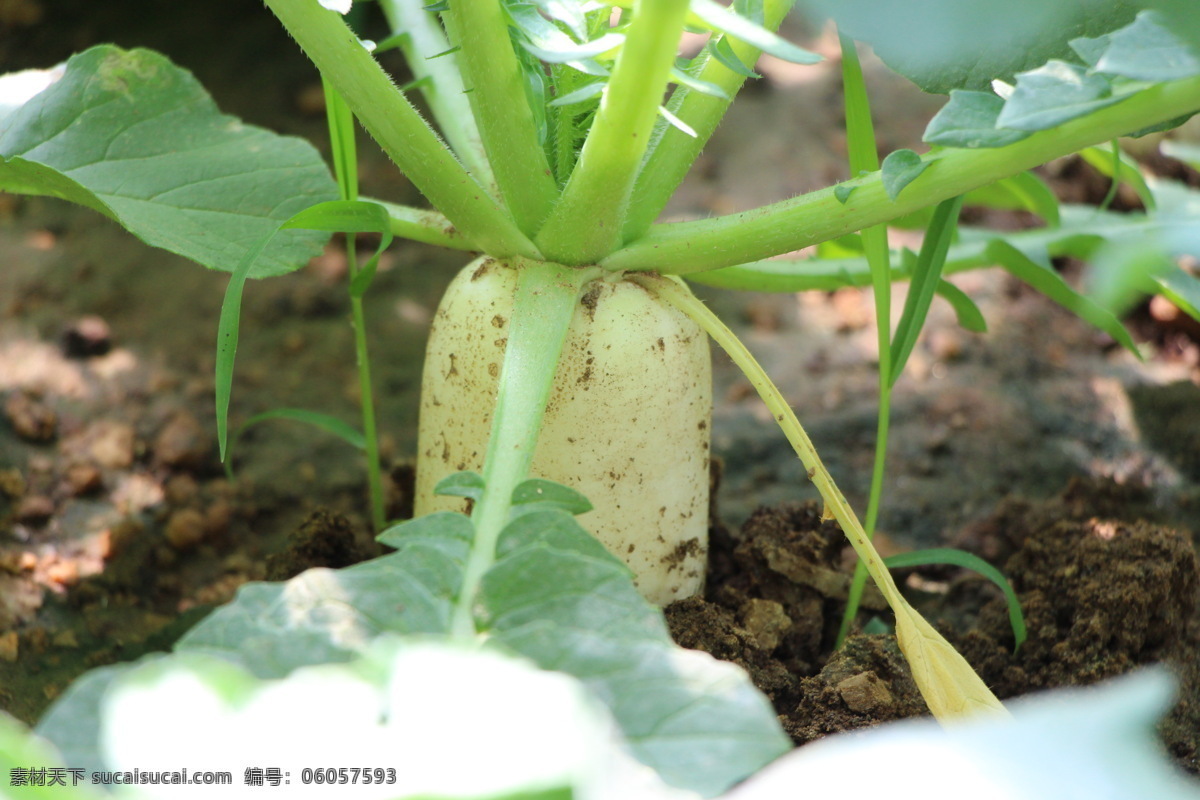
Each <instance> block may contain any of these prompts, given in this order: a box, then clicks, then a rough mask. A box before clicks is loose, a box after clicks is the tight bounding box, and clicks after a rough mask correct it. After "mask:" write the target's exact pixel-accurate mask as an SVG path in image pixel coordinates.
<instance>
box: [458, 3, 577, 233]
mask: <svg viewBox="0 0 1200 800" xmlns="http://www.w3.org/2000/svg"><path fill="white" fill-rule="evenodd" d="M444 19H445V20H446V26H447V29H448V30H449V33H450V40H451V44H452V45H454V46H456V47H458V48H459V49H458V50H457V51H456V52H455V54H454V57H455V58H456V59H457V60H458V64H459V69H460V70H461V72H462V76H463V82H464V83H465V84H466V90H467V98H468V100H469V101H470V104H471V108H472V109H473V110H474V112H475V122H476V124H477V125H478V126H479V133H480V136H481V138H482V139H483V146H484V149H485V150H486V151H487V155H488V163H490V164H491V165H492V171H493V172H494V173H495V176H496V183H497V184H499V186H500V194H501V195H502V196H503V197H504V202H505V204H506V205H507V206H508V209H509V211H511V212H512V215H513V218H514V219H515V220H516V221H517V225H518V227H520V228H521V230H522V231H524V232H525V233H527V234H532V233H533V232H534V231H536V230H537V229H538V228H539V227H540V226H541V224H542V221H543V220H545V219H546V215H547V214H549V213H550V209H551V207H552V206H553V205H554V201H555V200H556V199H557V198H558V185H557V184H556V183H555V181H554V177H553V176H552V175H551V173H550V164H549V162H547V161H546V153H545V151H544V150H543V149H542V145H541V143H540V142H539V141H538V132H537V125H536V123H535V122H534V118H533V110H532V109H531V108H530V107H529V100H528V98H527V97H526V94H525V75H524V73H522V71H521V64H520V62H519V61H518V60H517V54H516V53H515V52H513V43H512V39H511V38H510V37H509V35H508V21H507V20H506V19H505V12H504V6H503V4H502V3H500V2H499V0H450V4H449V9H448V10H447V11H446V13H445V17H444Z"/></svg>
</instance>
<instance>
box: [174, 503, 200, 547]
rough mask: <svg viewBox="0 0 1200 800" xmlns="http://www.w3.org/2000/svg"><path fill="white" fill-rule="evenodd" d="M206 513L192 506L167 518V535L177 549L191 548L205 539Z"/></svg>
mask: <svg viewBox="0 0 1200 800" xmlns="http://www.w3.org/2000/svg"><path fill="white" fill-rule="evenodd" d="M204 527H205V526H204V515H203V514H201V513H200V512H199V511H196V510H195V509H192V508H185V509H183V510H182V511H176V512H175V513H174V514H172V515H171V518H170V519H169V520H167V528H166V532H165V536H166V538H167V541H168V542H169V543H170V544H171V547H174V548H175V549H176V550H190V549H192V548H193V547H195V546H196V545H198V544H200V542H202V541H203V540H204V533H205V530H204Z"/></svg>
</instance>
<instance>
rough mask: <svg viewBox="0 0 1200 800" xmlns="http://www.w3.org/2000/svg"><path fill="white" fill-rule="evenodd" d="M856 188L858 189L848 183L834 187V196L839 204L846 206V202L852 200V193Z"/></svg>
mask: <svg viewBox="0 0 1200 800" xmlns="http://www.w3.org/2000/svg"><path fill="white" fill-rule="evenodd" d="M856 188H858V187H856V186H851V185H850V184H846V183H839V184H838V185H837V186H834V187H833V196H834V197H836V198H837V201H838V202H839V203H841V204H842V205H846V201H847V200H849V199H850V193H851V192H853V191H854V190H855V189H856Z"/></svg>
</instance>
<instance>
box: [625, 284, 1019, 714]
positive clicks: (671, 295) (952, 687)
mask: <svg viewBox="0 0 1200 800" xmlns="http://www.w3.org/2000/svg"><path fill="white" fill-rule="evenodd" d="M634 280H636V281H637V282H638V283H640V284H641V285H642V286H644V287H646V289H647V290H649V291H650V292H651V293H653V294H655V295H656V296H657V297H658V298H659V299H661V300H662V301H664V302H666V303H669V304H670V305H673V306H675V307H676V308H678V309H679V310H680V311H682V312H683V313H684V314H687V315H688V316H689V317H690V318H691V319H692V320H694V321H695V322H696V324H698V325H699V326H700V327H701V328H703V329H704V330H705V331H706V332H707V333H708V335H709V336H711V337H712V338H713V341H715V342H716V343H717V344H718V345H720V346H721V348H722V349H723V350H724V351H725V352H726V353H727V354H728V355H729V357H730V358H731V359H733V362H734V363H735V364H737V366H738V368H739V369H740V370H741V371H742V374H744V375H745V376H746V378H747V379H748V380H749V381H750V383H751V384H752V385H753V386H754V388H755V390H756V391H757V392H758V394H759V396H760V397H761V398H762V400H763V402H764V403H765V404H766V406H767V408H768V409H770V412H771V415H772V416H773V417H774V418H775V421H776V422H777V423H778V424H779V427H780V428H781V429H782V431H783V433H784V435H785V436H786V437H787V440H788V442H789V443H790V444H791V445H792V447H793V448H794V449H795V450H796V455H797V456H799V457H800V461H801V462H802V463H803V464H804V467H805V469H807V470H808V477H809V479H810V480H811V481H812V482H813V485H814V486H816V488H817V491H818V492H820V494H821V497H822V498H823V499H824V501H825V506H826V508H827V509H828V511H829V512H830V513H832V515H833V517H834V518H835V519H836V520H837V521H838V524H839V525H841V527H842V531H843V532H845V534H846V538H847V540H849V542H850V546H851V547H853V548H854V551H855V552H856V553H857V554H858V557H859V559H861V561H862V563H864V564H865V565H866V569H867V571H868V572H869V573H870V576H871V578H873V579H874V581H875V585H876V586H878V587H879V591H880V592H881V593H882V594H883V596H884V598H885V599H886V600H887V601H888V605H890V606H891V608H892V611H893V612H894V613H895V615H896V639H897V641H898V643H899V645H900V649H901V651H902V652H903V653H904V656H905V658H906V659H908V663H909V666H910V667H911V668H912V673H913V679H914V680H915V681H916V683H917V687H918V688H919V689H920V690H921V696H922V697H924V698H925V702H926V704H927V705H928V706H929V710H930V711H931V712H933V715H934V717H936V718H937V719H938V720H939V721H941V722H948V721H954V720H956V719H957V718H959V717H962V716H963V715H966V714H970V713H976V712H989V713H1005V711H1004V706H1002V705H1001V704H1000V701H999V700H997V699H996V696H995V695H993V694H992V692H991V690H989V689H988V688H987V686H986V685H985V684H984V683H983V681H982V680H981V679H980V677H979V676H978V675H977V674H975V671H974V670H973V669H971V666H970V665H969V664H968V663H967V662H966V660H965V659H964V658H963V657H962V655H960V654H959V653H958V652H957V651H956V650H955V649H954V648H953V647H951V646H950V644H949V642H947V641H946V640H945V638H944V637H943V636H942V635H941V634H939V633H938V632H937V631H936V630H935V629H934V628H933V626H931V625H930V624H929V623H928V622H926V621H925V619H924V618H923V617H922V616H921V615H920V614H919V613H917V611H916V610H915V609H913V608H912V606H910V605H909V604H908V601H907V600H905V599H904V596H903V595H901V594H900V590H899V588H898V587H897V586H896V582H895V581H894V580H893V579H892V576H891V574H890V573H889V572H888V571H887V568H886V567H884V565H883V559H882V558H880V556H879V553H878V552H876V550H875V547H874V545H872V544H871V540H870V539H868V538H867V534H866V531H864V530H863V527H862V525H861V524H860V523H859V521H858V517H857V516H855V514H854V511H853V510H852V509H851V508H850V504H849V503H847V502H846V498H845V496H843V495H842V492H841V490H840V489H838V487H837V484H835V483H834V481H833V477H832V476H831V475H830V474H829V470H827V469H826V468H825V464H824V463H822V461H821V458H820V456H818V455H817V451H816V448H815V447H813V443H812V440H811V439H809V438H808V434H807V433H806V432H805V431H804V428H803V427H802V426H801V425H800V421H799V420H798V419H796V415H795V414H794V413H793V412H792V409H791V408H790V407H788V404H787V401H786V400H784V398H783V395H782V394H780V392H779V389H778V388H777V387H776V386H775V385H774V384H773V383H772V382H771V379H770V378H769V377H768V376H767V373H766V372H765V371H764V370H763V368H762V367H761V366H760V365H759V364H758V362H757V361H756V360H755V359H754V356H753V355H751V354H750V351H749V350H747V349H746V346H745V345H744V344H742V342H741V341H740V340H739V339H738V338H737V337H736V336H734V335H733V332H732V331H730V330H729V328H727V327H726V326H725V324H724V323H722V322H721V320H720V319H718V318H717V316H716V315H715V314H713V313H712V312H711V311H709V309H708V307H707V306H705V305H704V304H703V303H702V302H700V301H699V300H698V299H696V296H695V295H693V294H692V293H691V292H689V291H688V290H687V287H686V286H685V285H684V284H683V282H682V281H681V280H679V279H678V278H675V277H673V276H660V275H653V274H647V275H638V276H636V277H635V278H634Z"/></svg>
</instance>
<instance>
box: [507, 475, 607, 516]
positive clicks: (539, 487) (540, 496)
mask: <svg viewBox="0 0 1200 800" xmlns="http://www.w3.org/2000/svg"><path fill="white" fill-rule="evenodd" d="M512 504H513V507H514V508H513V511H514V512H517V513H528V512H530V511H534V510H536V509H538V508H545V507H549V508H557V509H560V510H562V511H566V512H567V513H568V514H586V513H587V512H589V511H591V510H592V504H591V502H590V501H589V500H588V499H587V498H586V497H584V496H583V495H582V494H581V493H580V492H578V491H576V490H575V489H572V488H571V487H570V486H563V485H562V484H561V483H555V482H554V481H548V480H546V479H545V478H530V479H529V480H525V481H522V482H521V483H519V484H517V488H515V489H513V495H512Z"/></svg>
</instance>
